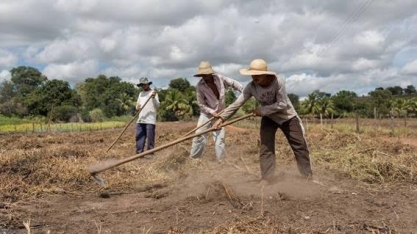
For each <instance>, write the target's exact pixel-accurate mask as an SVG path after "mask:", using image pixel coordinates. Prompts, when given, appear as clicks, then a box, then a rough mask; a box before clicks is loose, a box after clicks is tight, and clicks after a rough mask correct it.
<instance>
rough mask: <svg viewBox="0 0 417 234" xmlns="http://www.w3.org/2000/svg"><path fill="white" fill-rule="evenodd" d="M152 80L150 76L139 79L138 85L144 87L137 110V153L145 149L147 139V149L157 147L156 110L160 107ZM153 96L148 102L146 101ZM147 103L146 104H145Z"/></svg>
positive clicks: (148, 156)
mask: <svg viewBox="0 0 417 234" xmlns="http://www.w3.org/2000/svg"><path fill="white" fill-rule="evenodd" d="M151 84H152V82H149V81H148V78H146V77H142V78H140V80H139V84H137V86H138V87H140V88H142V91H141V92H140V93H139V96H138V100H137V102H136V110H138V111H140V113H139V117H138V120H137V121H136V123H137V124H136V137H135V138H136V153H137V154H140V153H142V152H143V151H144V150H145V141H147V146H146V149H147V150H151V149H153V148H154V147H155V123H156V112H157V109H158V107H159V104H160V103H159V98H158V93H157V92H156V90H152V89H151V88H150V85H151ZM149 98H151V100H149V101H148V102H147V103H146V101H147V100H148V99H149ZM145 103H146V105H145ZM152 157H153V154H149V155H146V156H145V158H148V159H150V158H152Z"/></svg>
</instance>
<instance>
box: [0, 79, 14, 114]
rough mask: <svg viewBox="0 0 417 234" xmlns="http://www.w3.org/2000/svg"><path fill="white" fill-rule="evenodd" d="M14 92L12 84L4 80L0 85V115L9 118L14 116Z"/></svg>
mask: <svg viewBox="0 0 417 234" xmlns="http://www.w3.org/2000/svg"><path fill="white" fill-rule="evenodd" d="M15 96H16V91H15V88H14V85H13V82H11V81H8V80H5V81H3V82H2V83H1V84H0V114H2V115H4V116H8V117H11V116H12V115H13V114H15V100H14V98H15Z"/></svg>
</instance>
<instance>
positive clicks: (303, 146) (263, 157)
mask: <svg viewBox="0 0 417 234" xmlns="http://www.w3.org/2000/svg"><path fill="white" fill-rule="evenodd" d="M278 128H279V129H281V131H282V132H283V133H284V135H285V137H286V138H287V141H288V143H289V144H290V146H291V149H292V151H293V152H294V156H295V159H296V161H297V166H298V170H299V171H300V173H301V175H303V176H306V177H307V176H309V175H311V174H312V171H311V165H310V156H309V151H308V146H307V141H306V139H305V137H304V129H303V126H302V125H301V121H300V119H299V118H298V117H297V116H296V117H293V118H291V119H289V120H287V121H286V122H284V123H282V124H278V123H276V122H275V121H273V120H271V119H270V118H268V117H266V116H264V117H262V120H261V133H260V135H261V149H260V155H259V163H260V166H261V176H262V179H267V180H268V179H271V178H272V176H273V174H274V171H275V164H276V162H275V133H276V132H277V129H278Z"/></svg>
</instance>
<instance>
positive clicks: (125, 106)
mask: <svg viewBox="0 0 417 234" xmlns="http://www.w3.org/2000/svg"><path fill="white" fill-rule="evenodd" d="M116 101H118V102H119V104H120V108H122V110H123V111H124V114H125V115H126V114H127V113H128V112H129V111H134V109H135V106H136V105H135V104H136V102H135V101H134V100H133V98H132V97H131V96H129V95H128V94H127V93H121V94H120V95H119V97H118V98H116Z"/></svg>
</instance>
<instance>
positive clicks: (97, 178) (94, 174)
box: [90, 172, 106, 187]
mask: <svg viewBox="0 0 417 234" xmlns="http://www.w3.org/2000/svg"><path fill="white" fill-rule="evenodd" d="M90 175H91V176H92V177H93V178H94V180H95V181H96V182H97V184H99V185H100V186H102V187H106V183H104V180H103V179H102V178H101V177H99V176H98V175H97V173H93V172H92V173H90Z"/></svg>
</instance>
